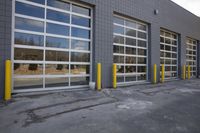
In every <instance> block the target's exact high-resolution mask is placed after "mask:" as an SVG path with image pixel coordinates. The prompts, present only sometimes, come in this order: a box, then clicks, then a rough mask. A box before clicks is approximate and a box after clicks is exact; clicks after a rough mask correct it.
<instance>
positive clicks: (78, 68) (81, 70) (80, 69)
mask: <svg viewBox="0 0 200 133" xmlns="http://www.w3.org/2000/svg"><path fill="white" fill-rule="evenodd" d="M70 73H71V74H89V73H90V66H89V65H71V71H70Z"/></svg>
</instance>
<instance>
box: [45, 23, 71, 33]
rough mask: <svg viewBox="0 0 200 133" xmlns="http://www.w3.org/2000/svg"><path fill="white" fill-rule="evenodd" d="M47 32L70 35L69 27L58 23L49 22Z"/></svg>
mask: <svg viewBox="0 0 200 133" xmlns="http://www.w3.org/2000/svg"><path fill="white" fill-rule="evenodd" d="M47 32H48V33H52V34H59V35H65V36H69V27H68V26H63V25H57V24H51V23H47Z"/></svg>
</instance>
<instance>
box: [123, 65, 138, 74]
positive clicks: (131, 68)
mask: <svg viewBox="0 0 200 133" xmlns="http://www.w3.org/2000/svg"><path fill="white" fill-rule="evenodd" d="M125 72H126V73H135V72H136V66H126V67H125Z"/></svg>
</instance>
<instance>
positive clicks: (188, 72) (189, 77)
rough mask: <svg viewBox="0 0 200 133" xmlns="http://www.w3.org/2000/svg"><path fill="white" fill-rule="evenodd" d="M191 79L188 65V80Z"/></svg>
mask: <svg viewBox="0 0 200 133" xmlns="http://www.w3.org/2000/svg"><path fill="white" fill-rule="evenodd" d="M190 78H191V75H190V65H188V79H190Z"/></svg>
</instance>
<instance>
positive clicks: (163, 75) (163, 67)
mask: <svg viewBox="0 0 200 133" xmlns="http://www.w3.org/2000/svg"><path fill="white" fill-rule="evenodd" d="M161 82H162V83H164V82H165V65H164V64H162V77H161Z"/></svg>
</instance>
